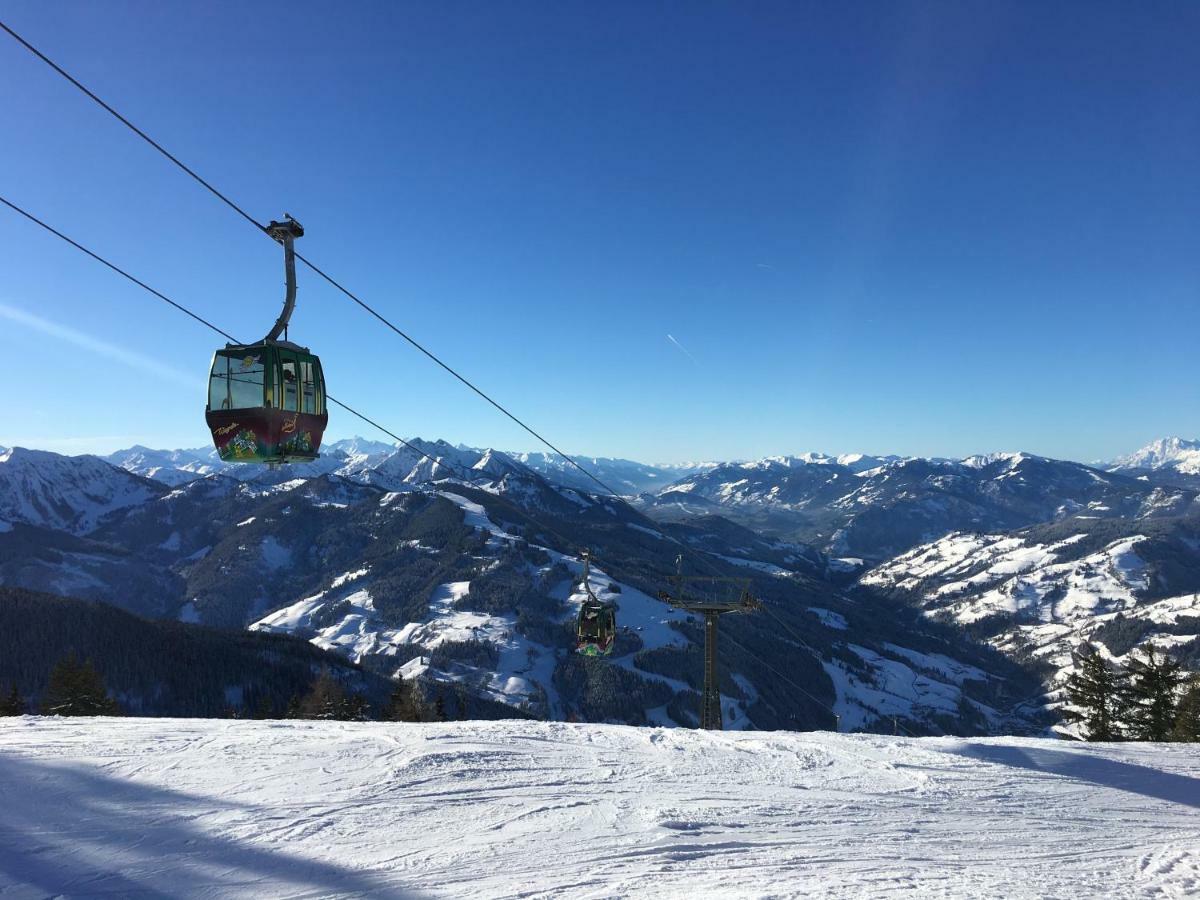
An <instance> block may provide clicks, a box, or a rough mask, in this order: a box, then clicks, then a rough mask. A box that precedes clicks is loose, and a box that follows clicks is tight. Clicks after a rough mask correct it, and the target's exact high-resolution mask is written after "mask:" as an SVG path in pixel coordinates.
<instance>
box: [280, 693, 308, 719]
mask: <svg viewBox="0 0 1200 900" xmlns="http://www.w3.org/2000/svg"><path fill="white" fill-rule="evenodd" d="M283 717H284V718H285V719H300V718H303V717H302V716H301V715H300V698H299V697H298V696H297V695H296V694H292V698H291V699H290V700H288V704H287V709H285V710H284V712H283Z"/></svg>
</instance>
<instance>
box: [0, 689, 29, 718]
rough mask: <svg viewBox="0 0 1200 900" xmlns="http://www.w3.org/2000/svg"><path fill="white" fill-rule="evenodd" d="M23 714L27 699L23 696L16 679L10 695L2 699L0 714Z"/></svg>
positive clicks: (0, 700) (0, 701)
mask: <svg viewBox="0 0 1200 900" xmlns="http://www.w3.org/2000/svg"><path fill="white" fill-rule="evenodd" d="M23 715H25V700H24V698H22V697H21V693H20V691H18V690H17V683H16V682H15V681H14V682H13V684H12V690H11V691H9V692H8V696H7V697H5V698H3V699H0V716H23Z"/></svg>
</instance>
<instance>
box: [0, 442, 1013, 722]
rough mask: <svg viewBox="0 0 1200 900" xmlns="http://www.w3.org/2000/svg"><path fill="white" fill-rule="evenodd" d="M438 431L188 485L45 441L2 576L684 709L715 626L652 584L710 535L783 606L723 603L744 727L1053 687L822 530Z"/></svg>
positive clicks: (530, 683)
mask: <svg viewBox="0 0 1200 900" xmlns="http://www.w3.org/2000/svg"><path fill="white" fill-rule="evenodd" d="M423 446H424V447H425V448H426V449H427V451H428V452H431V453H436V454H437V457H436V458H438V459H440V460H446V462H437V463H434V464H431V463H429V461H428V460H421V459H420V458H419V457H416V456H415V454H412V453H411V451H397V450H393V449H391V448H379V447H372V446H359V447H357V449H355V448H350V447H340V448H333V449H334V450H336V451H337V453H336V454H335V453H333V452H331V453H330V454H329V456H328V457H327V458H325V459H323V460H322V461H320V463H318V464H316V466H320V465H322V464H324V465H327V466H333V468H332V470H331V471H326V472H323V473H320V474H313V475H309V476H308V477H301V469H300V467H294V468H290V469H285V470H282V471H281V472H269V471H267V472H264V471H263V470H261V469H253V467H246V468H247V469H252V470H253V471H256V472H258V473H259V474H258V475H257V476H256V477H254V478H249V479H246V480H240V481H239V480H237V479H235V478H232V477H229V476H228V475H226V474H224V473H217V474H209V475H205V476H203V477H199V478H196V479H194V480H192V481H189V482H187V483H185V484H182V485H179V486H175V487H172V486H169V485H166V484H160V483H156V482H154V481H151V480H149V479H144V478H142V477H141V476H138V475H135V474H133V473H130V472H126V471H124V470H122V469H120V468H118V467H115V466H111V465H109V464H107V463H105V462H103V461H101V460H98V459H96V458H94V457H57V456H55V455H54V454H46V455H45V457H44V460H45V462H46V466H47V470H48V472H50V473H51V474H50V475H48V476H47V477H46V478H44V479H41V480H36V481H34V482H32V483H33V484H35V485H39V486H41V488H42V489H44V490H45V491H46V492H47V496H60V495H59V494H54V493H53V492H52V491H51V490H50V488H51V487H53V486H54V484H55V483H56V482H57V483H58V484H59V485H68V484H70V485H80V486H81V487H80V488H79V489H78V490H76V489H72V490H71V491H66V492H65V493H63V494H61V496H62V498H63V499H62V503H63V504H64V505H62V506H61V507H60V508H57V511H56V513H55V515H53V516H48V515H46V514H44V508H45V507H46V504H45V503H28V504H25V505H23V506H20V505H16V504H10V506H11V507H12V508H11V511H10V513H9V514H8V517H7V518H6V519H5V522H6V529H7V530H6V531H5V532H4V533H3V534H0V583H3V584H6V585H11V586H20V587H27V588H32V589H37V590H44V591H48V592H52V593H59V594H66V595H69V596H79V597H84V598H88V599H96V600H104V601H106V602H109V603H113V604H116V605H119V606H122V607H124V608H126V609H130V610H132V611H135V612H138V613H140V614H143V615H148V616H153V617H161V618H174V619H180V620H183V621H188V622H199V623H203V624H208V625H214V626H219V627H226V628H244V627H254V628H257V629H263V630H272V631H286V632H289V633H293V634H299V635H302V636H304V637H306V638H308V639H310V640H312V641H313V642H314V643H316V644H318V645H319V646H322V647H326V648H331V649H335V650H337V651H338V652H341V653H343V654H345V655H346V656H347V657H349V658H351V659H353V660H355V661H358V662H361V663H362V664H363V665H365V666H367V667H369V668H371V669H373V670H375V671H377V672H380V673H382V674H386V675H389V676H393V675H396V674H401V675H403V676H417V677H421V678H423V679H426V680H428V681H431V682H433V683H455V684H458V685H462V686H464V687H466V688H467V689H468V690H470V691H471V692H472V693H474V694H476V695H477V696H480V697H483V698H486V699H491V700H495V701H497V702H500V703H504V704H508V705H509V706H512V707H516V708H518V709H521V710H524V711H525V712H526V713H528V714H531V715H536V716H539V717H548V718H583V719H588V720H602V721H621V722H635V723H644V722H659V723H663V724H684V725H686V724H693V723H694V722H695V709H696V706H697V704H698V695H697V693H696V691H697V689H698V687H699V685H700V677H701V665H700V655H699V647H700V646H701V644H702V640H703V638H702V633H701V630H700V628H699V627H698V626H697V624H696V623H695V622H693V621H690V620H688V619H686V617H684V616H683V615H681V614H679V613H677V612H674V611H672V610H670V609H669V608H668V607H667V606H665V605H664V604H663V603H661V602H660V601H659V600H657V599H655V595H656V594H657V592H658V590H660V589H661V588H662V587H664V586H665V585H664V581H663V579H664V577H665V576H667V575H669V574H670V573H672V572H673V571H674V569H675V560H676V557H677V556H678V555H679V552H680V544H681V543H682V544H685V545H689V546H690V547H692V548H693V550H692V551H691V553H690V554H689V566H690V567H692V569H693V571H695V570H696V568H695V567H696V566H698V565H700V564H699V563H697V562H696V561H695V559H694V557H697V556H702V557H703V560H704V563H703V565H704V567H707V568H709V569H711V571H713V572H716V573H720V574H723V575H725V576H745V577H747V578H749V579H750V580H751V583H752V585H753V586H752V590H753V591H754V592H755V593H756V594H757V595H758V596H760V597H761V598H763V601H764V604H765V605H766V607H767V609H768V610H769V611H770V615H769V616H768V615H767V614H766V613H763V614H760V615H747V616H738V617H730V618H728V619H727V620H726V622H724V623H723V624H722V631H723V633H724V634H726V635H727V636H728V640H727V642H726V643H725V644H724V645H723V652H722V661H723V672H722V688H723V693H724V696H725V701H726V702H725V715H726V719H727V722H728V723H729V724H730V725H732V726H734V727H749V726H751V725H753V726H756V727H760V728H779V727H830V726H831V725H832V724H834V722H835V715H836V716H838V717H840V724H841V725H842V727H843V728H844V729H847V730H848V729H856V728H864V727H865V728H872V727H885V726H884V725H883V724H882V723H885V722H886V723H887V724H886V727H888V728H889V729H890V727H891V721H892V720H891V717H892V716H896V717H898V718H899V720H900V721H901V722H903V723H905V727H906V728H908V729H909V730H913V731H927V732H934V733H938V732H941V731H957V732H964V731H965V732H989V731H997V730H1011V729H1014V728H1015V729H1018V730H1020V729H1028V728H1030V727H1032V725H1033V723H1034V721H1035V720H1034V719H1032V718H1030V717H1028V716H1018V718H1017V719H1015V720H1014V719H1013V718H1012V716H1011V714H1010V713H1009V708H1010V707H1011V706H1012V704H1013V702H1014V701H1015V700H1016V699H1017V698H1018V697H1019V696H1022V695H1023V694H1026V693H1028V691H1029V690H1030V689H1031V687H1036V682H1035V681H1033V680H1032V679H1031V677H1030V676H1029V675H1028V673H1026V672H1024V671H1023V670H1021V669H1020V668H1019V667H1017V666H1014V665H1012V664H1011V663H1009V662H1008V661H1007V660H1005V659H1004V658H1003V657H1002V656H1001V655H999V654H997V653H995V652H994V651H991V650H989V649H987V648H983V647H980V646H979V645H977V644H975V643H973V642H971V641H968V640H964V639H962V638H961V636H959V635H958V634H957V633H955V632H953V631H950V630H946V629H944V628H940V627H939V626H936V625H935V624H934V623H929V622H926V621H923V620H922V619H921V617H920V616H919V615H917V614H916V613H915V612H912V613H911V614H910V613H909V612H907V611H904V610H896V609H894V608H890V606H889V603H890V601H883V600H880V601H878V602H876V601H875V600H874V599H872V598H865V599H864V598H857V599H850V598H848V597H846V596H845V595H844V594H843V593H842V591H841V589H840V588H839V587H838V586H837V584H836V583H835V582H832V581H830V580H828V579H827V578H826V577H825V574H826V571H827V566H826V561H825V559H824V557H822V555H821V554H819V553H817V552H815V551H813V550H811V549H810V548H807V547H804V546H801V545H795V544H790V543H787V542H781V541H778V540H775V539H766V538H763V537H761V536H759V535H757V534H755V533H754V532H752V531H748V530H747V529H744V528H741V527H739V526H736V525H734V524H732V523H730V522H728V521H726V520H724V519H719V518H712V519H708V520H698V521H696V522H693V523H688V524H682V525H681V524H672V523H665V524H664V523H657V522H655V521H653V520H650V519H647V518H645V517H644V516H642V515H641V514H640V513H638V512H636V511H635V510H633V509H631V508H630V507H628V506H627V505H624V504H622V503H620V502H618V501H616V500H612V499H608V500H605V499H602V498H598V497H596V496H595V495H589V494H586V493H584V492H582V491H579V490H574V489H571V488H567V487H563V486H557V485H552V484H551V483H550V482H548V481H547V480H546V479H545V478H543V477H542V476H541V475H539V474H538V473H536V472H534V471H532V470H531V469H529V468H528V467H526V466H524V464H522V463H520V462H518V461H516V460H514V459H512V458H511V457H509V456H507V455H505V454H500V453H496V452H490V451H471V450H465V449H463V448H459V447H453V446H452V445H450V444H447V443H445V442H430V443H427V444H423ZM141 454H142V459H143V461H144V462H148V463H157V462H159V460H153V459H150V458H149V457H148V456H147V455H146V454H145V452H144V451H141ZM451 457H452V458H453V460H454V465H453V466H451V465H450V464H449V458H451ZM13 459H15V460H16V461H17V462H18V463H20V462H21V459H22V452H21V451H14V452H13V454H11V455H10V456H9V457H6V463H7V462H8V461H11V460H13ZM175 461H176V462H178V461H179V460H178V459H177V460H175ZM187 464H188V463H187V461H184V465H187ZM334 464H336V465H334ZM3 465H4V464H0V469H2V468H3ZM158 468H161V466H159V467H158ZM174 468H181V467H180V466H174ZM314 468H315V467H314ZM238 474H241V473H240V472H239V473H238ZM452 474H453V475H454V476H455V477H449V476H450V475H452ZM3 483H6V482H3V481H0V484H3ZM87 484H90V485H92V488H90V489H89V490H87V491H85V490H83V488H82V486H83V485H87ZM96 484H100V485H105V488H104V490H102V491H99V492H98V493H97V491H96V490H95V485H96ZM122 486H125V487H128V486H133V487H135V488H136V489H137V490H139V491H141V492H142V493H141V495H140V501H138V502H134V498H133V497H131V496H126V495H124V494H117V491H116V488H118V487H122ZM114 495H117V496H120V498H121V499H120V502H119V503H109V504H108V506H103V505H100V502H101V501H106V498H109V497H111V496H114ZM97 498H99V499H97ZM106 502H107V501H106ZM72 503H75V504H76V506H72V505H71V504H72ZM77 507H78V508H77ZM110 507H111V508H110ZM5 508H6V509H9V507H5ZM583 547H589V548H591V549H592V550H593V552H594V553H595V554H596V557H597V564H596V565H595V566H594V567H593V569H592V587H593V590H595V591H596V592H597V593H598V594H600V595H601V596H604V597H607V598H610V599H612V600H613V601H614V602H615V603H616V604H617V605H618V607H619V621H620V623H621V626H622V633H621V635H620V636H619V640H618V646H617V649H616V650H615V651H614V655H613V657H612V658H611V659H609V660H607V661H605V662H603V663H599V664H592V663H586V662H584V661H582V660H581V659H580V658H579V657H577V656H576V655H575V654H574V653H572V652H571V645H572V638H571V623H572V621H573V616H574V613H575V610H576V609H577V608H578V603H579V602H580V600H581V599H582V597H583V592H582V590H581V588H580V584H579V579H580V574H581V569H582V565H581V561H580V558H579V550H580V548H583ZM801 638H802V641H803V643H800V639H801ZM780 672H783V673H785V677H781V676H780V675H779V674H778V673H780ZM796 684H800V685H803V690H798V689H796V688H795V687H794V685H796Z"/></svg>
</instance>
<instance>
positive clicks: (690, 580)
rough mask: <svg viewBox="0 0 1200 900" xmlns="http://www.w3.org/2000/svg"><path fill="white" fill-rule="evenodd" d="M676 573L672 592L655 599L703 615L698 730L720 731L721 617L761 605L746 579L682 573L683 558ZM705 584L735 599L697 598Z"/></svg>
mask: <svg viewBox="0 0 1200 900" xmlns="http://www.w3.org/2000/svg"><path fill="white" fill-rule="evenodd" d="M675 565H676V574H675V577H674V578H672V579H671V582H672V584H673V585H674V587H675V590H674V592H671V591H659V592H658V599H659V600H662V601H663V602H664V603H669V604H670V605H671V606H673V607H675V608H676V609H682V610H683V611H684V612H690V613H698V614H700V615H702V616H704V693H703V694H702V695H701V697H700V727H701V728H704V729H707V730H709V731H720V730H721V729H722V728H723V727H724V721H723V717H722V715H721V688H720V685H719V683H718V678H717V636H718V627H717V623H718V622H719V620H720V618H721V616H723V615H726V614H728V613H738V612H749V611H750V610H754V609H758V608H760V607H761V606H762V604H761V603H760V602H759V601H758V600H757V599H756V598H755V597H753V596H751V594H750V584H751V581H750V579H749V578H710V577H707V576H703V575H692V576H687V575H684V574H683V557H682V556H680V557H679V558H678V559H676V560H675ZM702 585H708V586H709V588H710V590H711V589H714V588H721V589H723V590H724V591H725V592H726V593H727V594H733V593H736V598H731V597H729V596H726V597H725V598H724V599H722V598H717V597H708V596H700V595H699V592H698V591H697V590H696V588H697V587H700V586H702Z"/></svg>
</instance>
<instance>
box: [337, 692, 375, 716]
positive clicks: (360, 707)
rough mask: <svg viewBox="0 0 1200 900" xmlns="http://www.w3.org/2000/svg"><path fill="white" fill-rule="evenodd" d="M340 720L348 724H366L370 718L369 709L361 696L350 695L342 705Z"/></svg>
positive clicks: (365, 699)
mask: <svg viewBox="0 0 1200 900" xmlns="http://www.w3.org/2000/svg"><path fill="white" fill-rule="evenodd" d="M342 718H344V719H346V720H347V721H349V722H366V721H369V720H370V718H371V707H370V706H369V705H368V703H367V698H366V697H364V696H363V695H362V694H350V695H348V696H347V697H346V701H345V703H344V705H343V715H342Z"/></svg>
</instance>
